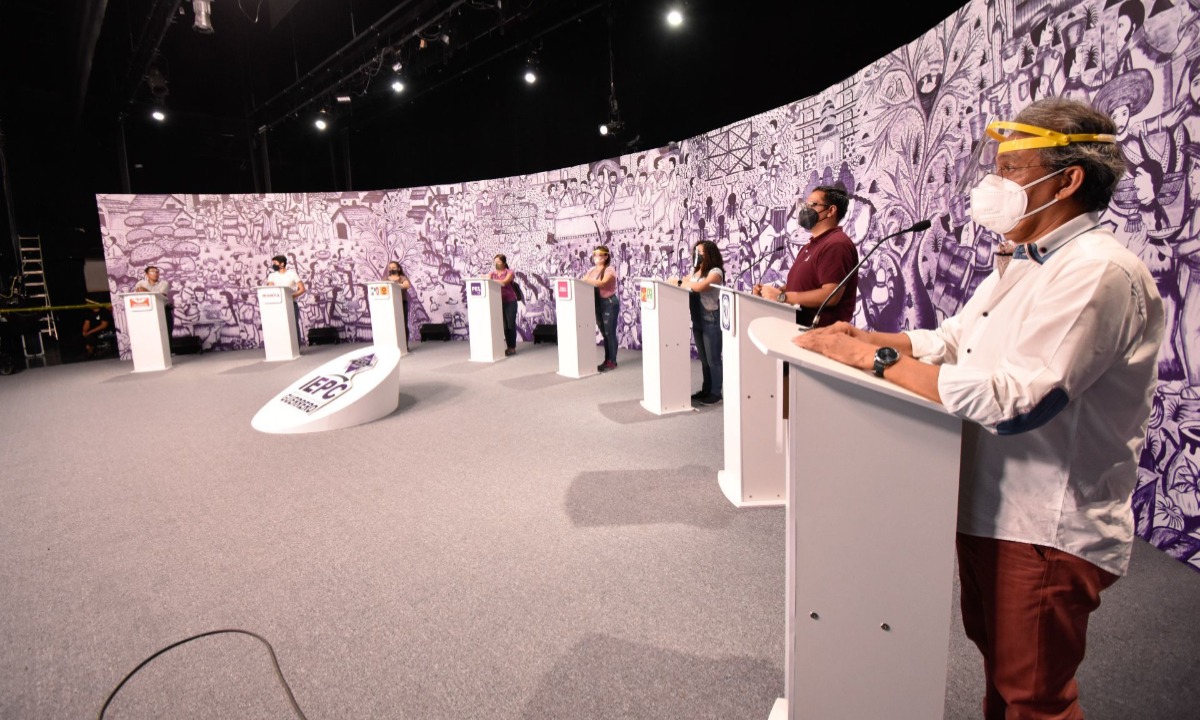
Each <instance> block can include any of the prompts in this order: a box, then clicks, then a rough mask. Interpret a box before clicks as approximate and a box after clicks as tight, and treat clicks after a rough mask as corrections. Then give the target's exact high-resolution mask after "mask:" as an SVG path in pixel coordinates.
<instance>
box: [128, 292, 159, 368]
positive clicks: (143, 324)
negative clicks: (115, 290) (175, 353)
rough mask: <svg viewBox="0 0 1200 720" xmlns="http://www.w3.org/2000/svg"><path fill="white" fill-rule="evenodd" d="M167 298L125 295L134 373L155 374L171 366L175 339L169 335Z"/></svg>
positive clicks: (147, 293)
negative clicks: (172, 343)
mask: <svg viewBox="0 0 1200 720" xmlns="http://www.w3.org/2000/svg"><path fill="white" fill-rule="evenodd" d="M166 305H167V299H166V298H165V297H164V296H163V295H162V293H152V292H131V293H122V294H121V306H122V307H124V308H125V329H126V331H128V332H129V351H130V354H132V355H133V371H134V372H135V373H137V372H155V371H158V370H167V369H168V368H170V367H171V338H170V336H169V335H167V314H166V312H165V308H166Z"/></svg>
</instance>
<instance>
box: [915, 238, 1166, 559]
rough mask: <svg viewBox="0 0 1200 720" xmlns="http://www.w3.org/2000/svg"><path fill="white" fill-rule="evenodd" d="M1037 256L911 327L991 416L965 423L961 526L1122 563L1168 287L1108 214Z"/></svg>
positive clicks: (918, 348)
mask: <svg viewBox="0 0 1200 720" xmlns="http://www.w3.org/2000/svg"><path fill="white" fill-rule="evenodd" d="M1025 254H1026V255H1029V256H1032V259H1014V260H1013V261H1012V262H1011V263H1010V264H1009V265H1008V268H1007V270H1006V272H1005V273H1004V274H1003V275H1001V274H999V273H996V272H993V273H992V275H991V276H989V277H988V278H987V279H986V280H985V281H984V282H983V283H982V284H981V285H980V286H979V290H978V291H977V292H976V293H975V295H974V296H973V297H972V298H971V299H970V301H968V302H967V304H966V305H965V306H964V307H963V308H962V310H961V311H960V312H959V313H958V314H957V315H955V316H954V317H951V318H949V319H947V320H946V321H945V322H944V323H943V324H942V325H941V327H939V328H938V329H937V330H915V331H909V332H908V333H907V335H908V337H909V339H910V340H911V341H912V348H913V354H914V356H915V357H917V358H919V359H922V360H925V361H928V362H934V363H941V364H942V368H941V372H940V376H939V378H938V391H939V392H940V393H941V397H942V403H943V404H944V405H945V406H946V408H947V409H949V410H950V411H951V412H952V413H954V414H955V415H958V416H959V417H962V418H964V419H967V420H972V421H974V423H978V425H975V424H972V423H967V424H966V425H965V427H964V433H963V464H962V479H961V486H960V490H959V512H958V530H959V532H962V533H965V534H967V535H975V536H980V537H991V538H998V539H1001V540H1014V541H1018V542H1025V543H1033V544H1036V545H1045V546H1049V547H1054V548H1057V549H1059V550H1063V551H1065V552H1068V553H1071V554H1072V555H1076V556H1078V557H1081V558H1083V559H1085V560H1087V561H1089V562H1091V563H1093V564H1095V565H1097V566H1099V567H1101V568H1103V569H1104V570H1107V571H1109V572H1111V573H1115V574H1117V575H1122V574H1124V573H1125V570H1126V569H1127V568H1128V565H1129V554H1130V550H1131V546H1132V542H1133V510H1132V507H1131V496H1132V493H1133V490H1134V486H1135V485H1136V483H1137V466H1138V457H1139V454H1140V452H1141V447H1142V444H1143V442H1144V440H1145V431H1146V423H1147V420H1148V418H1149V415H1150V404H1151V400H1152V397H1153V393H1154V387H1155V383H1156V380H1157V361H1158V352H1159V346H1160V345H1161V344H1162V338H1163V307H1162V299H1161V298H1160V297H1159V294H1158V288H1157V287H1156V286H1155V284H1154V280H1153V278H1151V276H1150V273H1149V271H1148V270H1147V269H1146V267H1145V265H1143V264H1142V262H1141V261H1140V260H1139V259H1138V258H1137V256H1135V255H1134V254H1133V253H1131V252H1130V251H1129V250H1128V249H1126V248H1125V247H1124V246H1122V245H1121V244H1120V243H1119V242H1117V240H1116V239H1115V238H1114V237H1113V234H1112V233H1111V232H1110V231H1108V230H1106V229H1101V228H1100V227H1099V224H1098V216H1097V215H1095V214H1085V215H1081V216H1079V217H1077V218H1074V219H1072V220H1071V221H1069V222H1067V223H1066V224H1064V225H1062V226H1061V227H1059V228H1057V229H1055V230H1054V231H1053V232H1051V233H1049V234H1048V235H1046V236H1045V237H1043V238H1042V239H1040V240H1038V241H1037V242H1036V243H1034V244H1033V246H1031V247H1030V249H1029V252H1027V253H1025Z"/></svg>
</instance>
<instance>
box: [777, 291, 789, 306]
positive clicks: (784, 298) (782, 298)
mask: <svg viewBox="0 0 1200 720" xmlns="http://www.w3.org/2000/svg"><path fill="white" fill-rule="evenodd" d="M775 301H776V302H781V303H784V304H786V303H787V290H780V291H779V294H778V295H776V296H775Z"/></svg>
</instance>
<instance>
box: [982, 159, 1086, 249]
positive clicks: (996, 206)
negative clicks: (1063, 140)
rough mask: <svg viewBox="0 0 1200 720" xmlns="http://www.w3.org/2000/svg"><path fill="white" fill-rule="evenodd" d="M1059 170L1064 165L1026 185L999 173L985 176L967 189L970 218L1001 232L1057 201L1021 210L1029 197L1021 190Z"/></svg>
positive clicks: (996, 231) (1056, 199) (1001, 233)
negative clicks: (1028, 209) (969, 202)
mask: <svg viewBox="0 0 1200 720" xmlns="http://www.w3.org/2000/svg"><path fill="white" fill-rule="evenodd" d="M1063 170H1066V168H1060V169H1058V170H1055V171H1054V172H1052V173H1050V174H1049V175H1043V176H1042V177H1040V178H1038V179H1037V180H1034V181H1033V182H1031V183H1028V184H1026V185H1018V184H1016V183H1015V182H1013V181H1012V180H1009V179H1008V178H1002V177H1000V176H999V175H988V176H987V177H985V178H984V179H983V180H981V181H980V183H979V184H978V185H976V186H975V187H974V188H973V189H972V190H971V209H970V211H969V214H970V215H971V219H972V220H974V221H975V223H976V224H977V225H981V226H983V227H985V228H987V229H988V230H991V231H992V232H994V233H997V234H999V235H1003V234H1004V233H1006V232H1008V231H1009V230H1012V229H1013V228H1015V227H1016V226H1017V223H1019V222H1021V221H1022V220H1024V219H1025V218H1027V217H1029V216H1030V215H1033V214H1034V213H1039V212H1041V211H1043V210H1045V209H1046V208H1048V207H1050V206H1051V205H1053V204H1054V203H1056V202H1058V198H1053V199H1051V200H1050V202H1048V203H1046V204H1045V205H1043V206H1041V207H1040V208H1037V209H1035V210H1030V211H1029V212H1025V207H1026V206H1027V205H1028V204H1029V196H1028V195H1026V194H1025V190H1026V189H1028V188H1031V187H1033V186H1034V185H1037V184H1038V183H1040V182H1041V181H1043V180H1046V179H1048V178H1052V177H1054V176H1055V175H1057V174H1059V173H1061V172H1062V171H1063Z"/></svg>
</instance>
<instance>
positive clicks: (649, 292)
mask: <svg viewBox="0 0 1200 720" xmlns="http://www.w3.org/2000/svg"><path fill="white" fill-rule="evenodd" d="M638 302H639V303H641V304H642V307H644V308H646V309H647V310H653V309H654V286H653V285H651V284H650V283H642V285H640V286H639V287H638Z"/></svg>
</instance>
